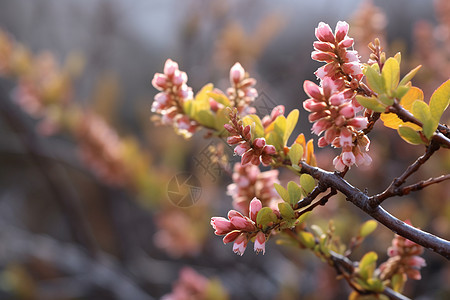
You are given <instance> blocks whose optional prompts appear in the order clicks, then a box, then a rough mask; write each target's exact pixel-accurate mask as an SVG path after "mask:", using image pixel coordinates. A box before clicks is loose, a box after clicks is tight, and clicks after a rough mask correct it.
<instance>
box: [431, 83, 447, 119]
mask: <svg viewBox="0 0 450 300" xmlns="http://www.w3.org/2000/svg"><path fill="white" fill-rule="evenodd" d="M449 104H450V79H449V80H447V81H446V82H444V83H443V84H442V85H441V86H440V87H438V88H437V89H436V90H435V91H434V93H433V95H432V96H431V99H430V113H431V117H432V119H433V121H434V123H435V124H436V127H437V124H439V120H440V119H441V116H442V114H443V113H444V111H445V110H446V109H447V107H448V105H449Z"/></svg>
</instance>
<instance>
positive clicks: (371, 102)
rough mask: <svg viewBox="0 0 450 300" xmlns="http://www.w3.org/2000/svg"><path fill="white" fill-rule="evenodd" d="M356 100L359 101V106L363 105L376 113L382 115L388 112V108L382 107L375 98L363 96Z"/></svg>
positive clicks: (357, 97)
mask: <svg viewBox="0 0 450 300" xmlns="http://www.w3.org/2000/svg"><path fill="white" fill-rule="evenodd" d="M356 100H357V101H358V103H359V104H361V105H362V106H364V107H365V108H367V109H370V110H373V111H374V112H381V113H382V112H384V111H385V110H386V107H385V106H384V105H382V104H381V103H380V102H378V100H377V98H376V97H375V96H372V97H371V98H367V97H364V96H361V95H356Z"/></svg>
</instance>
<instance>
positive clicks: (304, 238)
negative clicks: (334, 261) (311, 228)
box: [298, 231, 316, 249]
mask: <svg viewBox="0 0 450 300" xmlns="http://www.w3.org/2000/svg"><path fill="white" fill-rule="evenodd" d="M298 238H299V239H300V241H301V243H302V244H303V245H304V246H305V247H307V248H310V249H312V248H313V247H314V246H315V245H316V241H315V240H314V236H313V235H312V233H310V232H306V231H300V232H299V233H298Z"/></svg>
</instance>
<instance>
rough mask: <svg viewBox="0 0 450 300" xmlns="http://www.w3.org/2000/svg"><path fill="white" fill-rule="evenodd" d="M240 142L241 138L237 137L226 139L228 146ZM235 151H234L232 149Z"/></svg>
mask: <svg viewBox="0 0 450 300" xmlns="http://www.w3.org/2000/svg"><path fill="white" fill-rule="evenodd" d="M240 142H242V138H241V137H240V136H239V135H233V136H229V137H227V144H228V145H236V144H238V143H240ZM234 150H235V151H236V149H234Z"/></svg>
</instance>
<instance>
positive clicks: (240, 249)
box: [233, 233, 248, 256]
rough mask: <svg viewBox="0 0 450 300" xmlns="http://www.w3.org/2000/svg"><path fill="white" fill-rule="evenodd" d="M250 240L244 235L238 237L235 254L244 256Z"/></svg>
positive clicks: (234, 245)
mask: <svg viewBox="0 0 450 300" xmlns="http://www.w3.org/2000/svg"><path fill="white" fill-rule="evenodd" d="M247 243H248V239H247V236H246V235H245V234H243V233H241V235H239V236H238V237H237V239H236V240H235V241H234V244H233V252H234V253H236V254H238V255H240V256H242V255H243V254H244V252H245V248H247Z"/></svg>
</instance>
